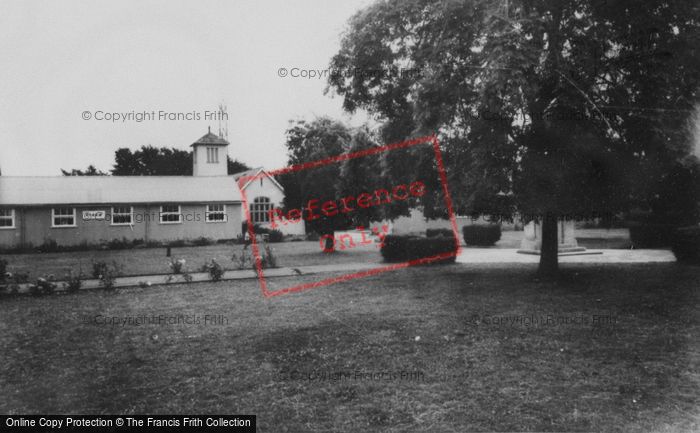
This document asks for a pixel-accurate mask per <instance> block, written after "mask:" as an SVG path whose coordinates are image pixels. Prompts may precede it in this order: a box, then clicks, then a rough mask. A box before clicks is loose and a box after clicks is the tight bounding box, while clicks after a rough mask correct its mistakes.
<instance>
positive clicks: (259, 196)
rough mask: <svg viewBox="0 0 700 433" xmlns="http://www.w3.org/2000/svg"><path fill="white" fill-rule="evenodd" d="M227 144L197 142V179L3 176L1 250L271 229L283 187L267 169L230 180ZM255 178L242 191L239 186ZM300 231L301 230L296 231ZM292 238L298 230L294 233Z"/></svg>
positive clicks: (209, 139) (213, 138)
mask: <svg viewBox="0 0 700 433" xmlns="http://www.w3.org/2000/svg"><path fill="white" fill-rule="evenodd" d="M228 146H229V143H228V141H226V140H224V139H222V138H220V137H218V136H217V135H215V134H213V133H212V132H211V131H209V132H208V133H207V134H206V135H204V136H203V137H202V138H200V139H199V140H197V141H196V142H194V143H193V144H192V145H191V147H192V150H193V164H194V165H193V176H55V177H7V176H0V248H2V249H6V248H12V247H19V246H26V247H29V246H38V245H41V244H44V243H46V242H49V241H55V242H56V243H57V244H58V245H66V246H68V245H78V244H99V243H103V242H108V241H110V240H113V239H120V240H121V239H126V240H130V241H133V240H143V241H144V242H150V241H159V242H169V241H175V240H190V239H196V238H202V237H203V238H209V239H213V240H219V239H235V238H237V237H239V236H241V235H242V224H241V223H242V222H243V221H245V211H244V209H243V194H242V191H241V190H243V191H245V196H246V198H247V200H248V201H249V211H250V216H251V219H252V221H253V222H254V223H256V224H261V225H262V226H269V210H270V209H272V208H273V207H276V206H281V204H282V200H283V199H284V190H283V188H282V186H281V185H280V184H279V183H278V182H277V181H276V180H275V179H274V178H273V177H272V176H270V175H268V174H267V173H266V172H265V171H264V170H263V169H262V168H258V169H255V170H249V171H247V172H243V173H237V174H235V175H228V174H227V169H228V166H227V156H228ZM247 176H256V177H255V178H252V179H249V180H248V181H247V182H245V183H243V184H241V185H239V182H238V181H239V180H240V179H242V178H247ZM297 226H302V225H297ZM288 230H297V231H299V230H301V232H300V233H298V234H303V226H302V227H301V228H299V227H294V226H290V227H289V228H288Z"/></svg>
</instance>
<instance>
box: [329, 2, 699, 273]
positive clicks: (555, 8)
mask: <svg viewBox="0 0 700 433" xmlns="http://www.w3.org/2000/svg"><path fill="white" fill-rule="evenodd" d="M699 14H700V9H699V8H697V4H696V0H673V1H653V2H650V3H645V4H644V5H643V6H642V4H633V3H630V2H625V1H618V0H607V1H602V0H444V1H433V0H386V1H379V2H376V3H374V4H373V5H371V6H369V7H367V8H366V9H364V10H362V11H360V12H359V13H357V14H356V15H355V16H354V17H353V18H352V19H351V21H350V23H349V29H348V32H347V34H346V35H345V37H344V38H343V40H342V45H341V49H340V50H339V52H338V53H337V54H336V55H335V56H334V57H333V59H332V65H331V67H332V69H333V70H335V71H336V73H335V74H333V75H331V76H330V78H329V85H330V87H331V88H332V89H334V90H335V91H337V92H338V93H339V94H340V95H342V96H343V97H344V108H345V109H346V110H348V111H351V112H352V111H354V110H356V109H358V108H364V109H367V110H368V111H369V112H370V113H372V114H374V115H375V116H376V117H377V118H378V119H379V120H381V121H382V122H383V133H384V139H385V140H391V141H395V140H400V139H404V138H406V137H409V136H411V135H416V134H421V135H422V134H426V133H433V132H435V131H438V132H439V134H440V136H441V142H442V143H444V147H445V155H446V158H447V162H448V170H449V172H448V175H449V180H450V187H451V193H452V194H453V195H454V196H455V199H456V203H457V208H458V210H459V211H461V212H470V213H472V212H475V213H481V214H489V213H490V214H499V213H502V212H504V211H507V212H510V211H517V212H520V213H521V214H528V215H535V216H536V217H537V219H538V220H539V221H541V223H542V228H543V245H542V254H541V257H540V271H541V272H543V273H545V274H550V273H554V272H556V270H557V267H558V261H557V230H556V221H557V219H558V218H561V217H562V216H564V215H576V216H578V217H580V218H582V219H583V218H586V216H588V215H594V214H597V213H598V214H599V213H614V212H616V211H619V210H625V209H627V208H628V207H629V206H630V205H632V204H633V203H638V202H641V201H644V199H645V198H648V194H649V192H650V190H649V189H648V188H644V185H645V182H642V181H643V180H644V179H643V178H644V177H645V175H646V174H647V173H652V174H659V173H668V172H669V171H670V170H672V169H673V167H677V166H678V161H679V160H682V159H683V158H685V157H686V156H687V155H688V152H689V149H688V144H689V140H688V137H687V134H686V131H687V128H684V123H685V121H686V119H687V117H688V115H689V113H690V110H691V109H692V108H693V106H694V104H695V103H697V102H698V84H699V82H700V55H699V54H700V53H699V52H698V49H699V47H700V32H699V31H698V25H699V23H700V20H699ZM644 170H646V171H644ZM503 197H510V198H511V199H510V200H506V201H505V202H504V199H503ZM436 203H437V202H436ZM437 213H438V214H439V212H437Z"/></svg>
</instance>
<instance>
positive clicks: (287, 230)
mask: <svg viewBox="0 0 700 433" xmlns="http://www.w3.org/2000/svg"><path fill="white" fill-rule="evenodd" d="M205 156H206V155H205ZM245 196H246V199H247V200H248V208H249V209H250V204H251V203H253V200H255V197H267V198H269V199H270V201H271V202H272V203H273V204H274V206H275V207H276V208H279V207H282V205H283V200H284V192H283V191H282V190H281V189H280V188H279V187H278V186H277V185H275V183H274V182H273V181H272V180H271V179H270V178H269V177H268V176H265V175H261V176H260V177H258V178H256V179H253V181H252V182H251V183H250V184H249V185H248V186H247V187H246V189H245ZM241 212H243V215H242V221H246V216H245V210H244V209H243V208H241ZM260 225H261V226H262V227H265V228H271V224H270V223H266V224H260ZM277 229H278V230H280V231H282V233H284V234H286V235H304V234H306V231H305V230H304V222H303V221H302V222H299V223H289V224H286V225H285V224H278V227H277Z"/></svg>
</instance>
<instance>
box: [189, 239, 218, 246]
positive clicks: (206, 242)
mask: <svg viewBox="0 0 700 433" xmlns="http://www.w3.org/2000/svg"><path fill="white" fill-rule="evenodd" d="M213 243H214V241H213V240H212V239H209V238H205V237H204V236H200V237H198V238H196V239H193V240H192V245H194V246H196V247H205V246H207V245H211V244H213Z"/></svg>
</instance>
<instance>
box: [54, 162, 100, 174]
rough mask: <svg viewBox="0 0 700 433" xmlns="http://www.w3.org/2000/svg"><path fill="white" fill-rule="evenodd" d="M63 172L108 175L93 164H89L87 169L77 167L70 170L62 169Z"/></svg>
mask: <svg viewBox="0 0 700 433" xmlns="http://www.w3.org/2000/svg"><path fill="white" fill-rule="evenodd" d="M61 173H63V175H64V176H106V175H107V173H105V172H104V171H102V170H98V169H97V168H96V167H95V166H94V165H92V164H90V165H88V166H87V168H86V169H85V170H80V169H77V168H74V169H71V170H70V171H69V170H64V169H61Z"/></svg>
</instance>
